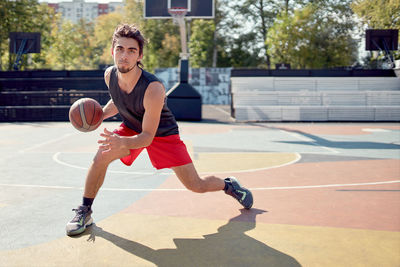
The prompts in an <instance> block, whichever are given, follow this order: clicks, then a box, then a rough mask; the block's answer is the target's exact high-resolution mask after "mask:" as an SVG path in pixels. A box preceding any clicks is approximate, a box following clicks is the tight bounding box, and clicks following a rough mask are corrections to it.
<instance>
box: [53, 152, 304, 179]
mask: <svg viewBox="0 0 400 267" xmlns="http://www.w3.org/2000/svg"><path fill="white" fill-rule="evenodd" d="M60 154H61V152H57V153H55V154H54V155H53V160H54V161H55V162H57V163H58V164H61V165H64V166H67V167H70V168H74V169H80V170H87V169H88V168H86V167H82V166H78V165H73V164H69V163H66V162H64V161H62V160H60V159H59V156H60ZM294 154H295V155H296V158H295V159H294V160H292V161H289V162H286V163H283V164H280V165H276V166H270V167H265V168H257V169H247V170H238V171H235V170H229V171H215V172H201V174H221V173H244V172H255V171H263V170H269V169H275V168H280V167H284V166H287V165H291V164H294V163H296V162H297V161H299V160H300V159H301V155H300V154H299V153H294ZM107 172H109V173H120V174H137V175H172V174H174V172H172V171H171V172H158V171H154V172H125V171H113V170H109V171H107Z"/></svg>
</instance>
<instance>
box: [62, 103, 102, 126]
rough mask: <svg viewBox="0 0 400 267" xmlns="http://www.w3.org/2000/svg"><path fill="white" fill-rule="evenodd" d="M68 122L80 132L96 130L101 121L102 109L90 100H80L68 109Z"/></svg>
mask: <svg viewBox="0 0 400 267" xmlns="http://www.w3.org/2000/svg"><path fill="white" fill-rule="evenodd" d="M69 121H70V122H71V124H72V125H73V126H74V127H75V128H76V129H77V130H79V131H81V132H91V131H94V130H96V129H97V128H98V127H99V126H100V124H101V123H102V121H103V109H102V107H101V106H100V104H99V103H98V102H97V101H96V100H94V99H92V98H81V99H79V100H77V101H75V103H74V104H72V106H71V108H70V109H69Z"/></svg>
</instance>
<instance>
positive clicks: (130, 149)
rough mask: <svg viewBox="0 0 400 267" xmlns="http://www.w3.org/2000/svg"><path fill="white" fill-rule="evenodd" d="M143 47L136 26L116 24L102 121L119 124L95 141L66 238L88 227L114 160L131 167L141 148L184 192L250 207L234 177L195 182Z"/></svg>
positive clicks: (247, 195) (248, 196)
mask: <svg viewBox="0 0 400 267" xmlns="http://www.w3.org/2000/svg"><path fill="white" fill-rule="evenodd" d="M144 44H145V39H144V37H143V36H142V34H141V33H140V31H139V30H138V29H137V28H135V26H131V25H126V24H124V25H120V26H118V27H117V28H116V30H115V32H114V34H113V40H112V56H113V59H114V63H115V66H113V67H110V68H108V69H107V70H106V71H105V73H104V80H105V83H106V84H107V86H108V88H109V92H110V95H111V100H110V101H109V102H108V103H107V104H106V105H105V106H104V108H103V112H104V117H103V119H107V118H109V117H112V116H114V115H115V114H117V113H119V114H120V115H121V117H122V120H123V123H122V124H121V125H120V127H119V128H118V129H116V130H114V132H110V131H108V130H107V129H104V133H102V134H100V135H101V136H102V137H103V138H104V139H103V140H99V141H98V143H99V144H100V146H99V149H98V151H97V153H96V156H95V157H94V159H93V163H92V165H91V166H90V168H89V171H88V174H87V177H86V183H85V189H84V194H83V203H82V205H80V206H79V207H78V208H77V209H73V210H74V211H75V212H76V215H75V217H74V218H73V219H72V220H71V221H70V222H69V223H68V224H67V226H66V232H67V235H78V234H80V233H82V232H84V231H85V229H86V227H87V226H89V225H90V224H92V222H93V219H92V218H91V214H92V209H91V206H92V204H93V200H94V198H95V197H96V194H97V192H98V191H99V189H100V187H101V185H102V184H103V181H104V177H105V174H106V171H107V167H108V165H109V164H110V163H111V162H112V161H114V160H116V159H120V160H121V161H122V162H123V163H124V164H126V165H131V164H132V163H133V161H134V160H135V159H136V158H137V156H138V155H139V154H140V152H141V151H142V150H143V149H144V148H146V149H147V152H148V155H149V158H150V160H151V163H152V164H153V166H154V167H155V168H157V169H163V168H171V169H172V170H173V171H174V172H175V174H176V176H177V177H178V178H179V180H180V181H181V182H182V183H183V185H184V186H185V187H186V188H187V189H189V190H191V191H193V192H196V193H205V192H212V191H219V190H224V191H225V193H226V194H229V195H231V196H233V197H234V198H235V199H237V200H238V201H239V202H240V203H241V204H242V205H243V206H244V207H245V208H246V209H250V208H251V206H252V205H253V196H252V194H251V192H250V191H249V190H247V189H246V188H244V187H242V186H241V185H240V184H239V182H238V181H237V180H236V179H235V178H234V177H228V178H226V179H221V178H218V177H215V176H207V177H204V178H200V177H199V175H198V174H197V171H196V169H195V167H194V165H193V163H192V160H191V158H190V156H189V154H188V152H187V149H186V146H185V144H184V143H183V142H182V141H181V139H180V137H179V131H178V125H177V123H176V120H175V118H174V116H173V115H172V113H171V111H170V110H169V109H168V107H167V105H166V102H165V99H166V96H165V88H164V86H163V85H162V83H161V82H160V81H159V80H158V79H157V78H156V77H155V76H154V75H152V74H150V73H148V72H146V71H144V70H143V69H142V67H143V65H142V63H141V60H142V58H143V47H144Z"/></svg>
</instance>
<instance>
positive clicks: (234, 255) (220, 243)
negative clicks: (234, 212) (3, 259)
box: [74, 209, 301, 266]
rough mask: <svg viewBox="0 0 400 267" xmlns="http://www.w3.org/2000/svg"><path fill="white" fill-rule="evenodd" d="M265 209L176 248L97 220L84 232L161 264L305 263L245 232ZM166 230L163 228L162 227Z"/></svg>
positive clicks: (243, 214)
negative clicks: (153, 244) (105, 226)
mask: <svg viewBox="0 0 400 267" xmlns="http://www.w3.org/2000/svg"><path fill="white" fill-rule="evenodd" d="M264 212H265V211H264V210H259V209H251V210H245V209H242V210H241V214H240V215H239V216H236V217H234V218H232V219H230V220H229V221H228V223H227V224H225V225H223V226H221V227H219V228H218V233H215V234H210V235H205V236H204V239H174V243H175V246H176V248H175V249H158V250H156V249H152V248H150V247H148V246H145V245H143V244H140V243H138V242H135V241H133V240H129V239H126V238H124V237H121V236H118V235H115V234H113V233H111V232H108V231H106V230H104V229H102V228H100V227H98V226H96V225H95V224H93V225H92V226H91V227H90V228H88V230H87V231H86V232H85V233H84V234H83V235H81V236H78V237H74V238H82V237H83V236H86V235H89V237H88V239H87V241H88V242H93V243H95V241H96V238H99V237H100V238H104V239H106V240H108V241H110V242H111V243H113V244H114V245H115V246H117V247H119V248H121V249H123V250H125V251H126V252H129V253H131V254H133V255H135V256H137V257H140V258H142V259H145V260H147V261H150V262H152V263H154V264H156V265H157V266H207V265H209V266H228V265H229V266H301V265H300V264H299V263H298V262H297V260H296V259H294V258H293V257H291V256H289V255H287V254H285V253H282V252H280V251H278V250H276V249H273V248H271V247H269V246H267V245H265V244H264V243H262V242H260V241H258V240H256V239H254V238H252V237H250V236H248V235H246V234H245V232H246V231H250V230H252V229H254V228H255V227H256V216H257V215H258V214H262V213H264ZM160 231H162V229H160Z"/></svg>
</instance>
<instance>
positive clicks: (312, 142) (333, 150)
mask: <svg viewBox="0 0 400 267" xmlns="http://www.w3.org/2000/svg"><path fill="white" fill-rule="evenodd" d="M279 131H281V132H284V133H287V134H289V135H291V136H293V137H294V138H297V139H299V140H301V141H304V142H308V143H311V144H313V145H314V146H316V147H320V148H323V149H326V150H328V151H330V152H331V153H334V154H338V153H339V151H337V150H335V149H333V148H330V147H326V146H321V145H320V144H318V143H317V142H315V141H314V140H312V139H311V138H306V137H304V136H301V135H300V134H298V133H292V132H290V131H285V130H282V129H281V130H279Z"/></svg>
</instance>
